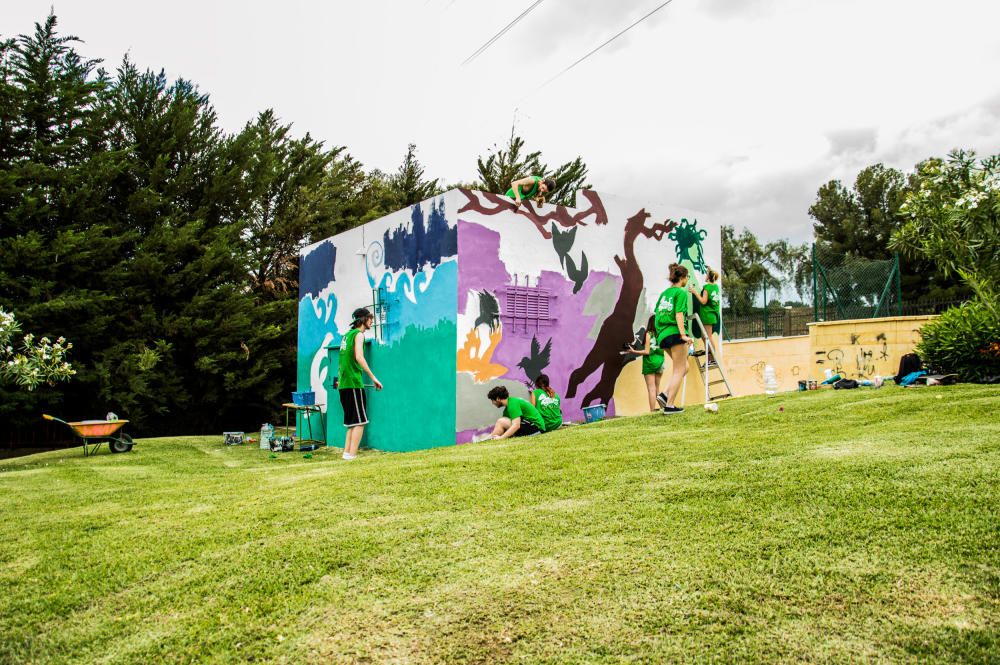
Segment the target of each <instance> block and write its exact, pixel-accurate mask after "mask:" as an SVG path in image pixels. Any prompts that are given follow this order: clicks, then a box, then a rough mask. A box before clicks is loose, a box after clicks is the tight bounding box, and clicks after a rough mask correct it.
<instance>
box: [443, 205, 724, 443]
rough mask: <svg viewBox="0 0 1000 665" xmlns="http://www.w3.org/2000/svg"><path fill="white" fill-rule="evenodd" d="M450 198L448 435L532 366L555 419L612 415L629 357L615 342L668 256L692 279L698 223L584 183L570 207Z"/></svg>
mask: <svg viewBox="0 0 1000 665" xmlns="http://www.w3.org/2000/svg"><path fill="white" fill-rule="evenodd" d="M460 194H461V197H462V199H463V200H462V203H461V204H459V205H458V206H457V218H458V245H459V249H458V252H459V256H460V257H461V260H460V263H459V279H458V291H459V292H458V307H459V316H458V331H459V338H460V339H459V344H458V362H457V363H456V367H457V369H458V373H459V377H458V378H457V380H456V405H457V407H458V410H459V412H458V414H457V425H456V427H457V435H456V439H457V441H458V442H459V443H464V442H469V441H475V440H479V439H481V438H483V437H484V436H485V435H486V434H487V433H488V431H489V425H490V424H491V422H492V420H495V418H496V417H497V413H496V409H494V408H493V407H492V406H491V405H490V403H489V402H488V401H487V400H486V398H485V395H486V392H487V391H488V390H489V388H490V387H492V386H493V385H497V384H502V385H506V386H507V387H508V390H510V391H511V393H512V394H516V395H521V396H526V395H527V393H528V390H529V388H530V387H531V382H532V380H533V379H534V378H535V377H536V376H537V375H538V374H539V373H541V372H543V371H544V372H545V373H546V374H548V376H549V377H550V380H551V381H552V386H553V387H554V388H555V390H556V391H557V392H558V393H560V395H562V397H563V412H564V417H565V419H566V420H569V421H581V420H582V419H583V412H582V409H583V408H584V407H586V406H592V405H595V404H605V405H607V407H608V412H609V413H612V414H613V413H614V391H615V383H616V381H617V379H618V377H619V375H620V374H621V371H622V368H623V366H624V364H625V363H626V362H628V360H629V357H628V356H622V355H621V353H620V352H621V350H622V347H623V345H624V344H625V343H627V342H630V341H632V340H633V339H634V338H635V335H636V333H637V330H636V329H637V328H639V327H642V326H644V325H645V322H646V319H647V318H648V316H649V313H650V311H651V309H652V305H653V301H655V298H656V296H658V295H659V293H660V292H661V291H662V290H663V289H664V288H666V287H667V279H666V273H667V266H668V265H669V264H670V263H673V262H675V261H676V262H678V263H682V264H684V265H687V266H688V269H689V270H690V271H691V274H692V282H693V283H696V284H700V283H702V281H703V279H704V277H703V276H704V273H705V271H706V263H707V259H706V239H707V238H708V237H709V231H708V230H707V229H705V228H703V227H702V226H700V225H699V223H698V221H697V219H696V217H695V216H694V215H691V214H688V215H685V216H684V217H682V218H680V221H679V222H678V221H675V218H673V217H671V216H666V215H655V214H654V213H653V212H650V211H649V210H647V208H646V207H643V206H636V205H631V206H630V205H629V204H626V203H623V202H621V201H619V200H615V199H613V198H610V197H605V196H602V195H600V194H598V193H597V192H594V191H591V190H584V191H581V192H579V193H578V203H580V204H581V205H579V206H578V207H577V208H576V209H573V208H568V207H563V206H551V205H547V206H536V205H535V204H534V203H531V202H527V203H525V204H524V205H522V206H521V207H520V208H515V207H514V205H513V204H512V202H511V201H510V200H509V199H507V198H505V197H503V196H499V195H497V194H489V193H482V192H473V191H470V190H460ZM715 238H716V242H717V239H718V234H716V235H715ZM671 241H672V242H671ZM708 255H709V256H715V257H717V256H718V253H717V252H711V251H709V252H708ZM484 293H486V294H489V296H490V297H489V298H488V299H487V302H486V303H485V304H484V299H483V295H482V294H484ZM531 293H534V295H535V297H536V298H538V299H540V300H544V301H545V306H544V307H543V306H541V305H537V306H536V307H535V309H534V311H532V309H531V303H530V302H528V303H527V304H525V303H524V302H523V301H522V300H523V299H521V300H519V296H521V295H523V294H529V295H530V294H531ZM518 308H524V309H525V310H526V311H519V309H518ZM484 314H486V315H488V317H489V320H490V321H493V322H494V325H493V326H489V325H486V323H485V321H486V317H485V316H484ZM497 321H499V323H496V322H497ZM473 414H474V415H473Z"/></svg>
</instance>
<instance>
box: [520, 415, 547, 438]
mask: <svg viewBox="0 0 1000 665" xmlns="http://www.w3.org/2000/svg"><path fill="white" fill-rule="evenodd" d="M541 433H542V430H541V429H539V428H538V425H536V424H535V423H533V422H531V421H530V420H525V419H524V418H521V426H520V427H518V428H517V431H516V432H514V436H531V435H532V434H541Z"/></svg>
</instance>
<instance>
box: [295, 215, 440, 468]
mask: <svg viewBox="0 0 1000 665" xmlns="http://www.w3.org/2000/svg"><path fill="white" fill-rule="evenodd" d="M456 233H457V228H456V225H455V223H454V222H453V221H449V220H448V217H447V208H446V202H445V200H444V199H443V198H438V199H434V200H430V201H425V202H423V203H421V204H417V205H414V206H411V207H410V208H408V209H406V210H402V211H400V212H398V213H395V214H393V215H389V216H387V217H383V218H382V219H379V220H376V221H374V222H371V223H369V224H366V225H364V226H363V227H359V228H356V229H352V230H350V231H347V232H345V233H342V234H340V235H337V236H334V237H333V238H328V239H326V240H323V241H321V242H318V243H316V244H314V245H311V246H309V247H306V248H305V249H304V250H303V251H302V254H301V264H300V279H299V282H300V285H301V286H300V291H299V329H298V330H299V338H298V378H297V383H298V389H299V390H312V391H314V392H315V393H316V401H317V403H321V404H323V405H324V407H325V409H326V414H325V416H326V417H325V420H326V423H325V424H326V433H327V443H328V444H330V445H342V441H343V436H344V428H343V426H342V422H343V413H342V412H341V410H340V403H339V399H338V397H337V395H336V391H335V390H334V389H333V379H334V377H335V375H336V372H337V349H338V348H339V346H340V342H341V338H342V334H343V333H344V332H346V330H347V329H348V326H349V325H350V317H351V313H352V312H353V311H354V309H356V308H357V307H368V308H369V309H372V310H373V311H374V312H375V313H376V323H377V325H376V329H375V330H374V331H372V333H370V334H369V339H368V340H366V356H367V358H368V361H369V364H370V365H371V367H372V369H373V371H374V372H375V374H376V376H378V377H379V379H380V380H381V381H382V383H383V384H384V386H385V388H384V390H382V391H381V392H379V393H377V394H371V395H369V409H368V412H369V418H370V419H371V425H370V426H369V427H368V428H366V432H365V439H366V443H368V444H371V445H373V446H375V447H378V448H380V449H383V450H399V451H403V450H416V449H420V448H430V447H433V446H439V445H447V444H450V443H452V442H453V441H454V413H455V407H454V390H453V385H454V376H455V355H454V353H453V349H454V344H455V334H456V333H455V326H456V312H455V292H456V286H457V280H458V263H457V255H456V253H457V235H456ZM414 395H418V396H420V398H419V399H414ZM314 427H319V418H318V417H314Z"/></svg>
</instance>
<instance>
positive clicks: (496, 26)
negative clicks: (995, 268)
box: [0, 0, 1000, 241]
mask: <svg viewBox="0 0 1000 665" xmlns="http://www.w3.org/2000/svg"><path fill="white" fill-rule="evenodd" d="M660 3H661V0H544V2H542V3H541V4H540V5H539V6H538V7H537V9H535V10H534V11H533V12H532V13H531V14H530V15H528V17H527V18H525V19H524V20H523V21H522V22H521V23H519V24H518V25H517V26H516V27H514V28H513V29H511V30H510V31H509V32H508V33H507V34H506V35H505V36H504V37H503V38H501V39H500V40H499V41H497V42H496V43H495V44H494V45H493V46H492V47H490V48H489V49H488V50H487V51H486V52H485V53H484V54H483V55H482V56H480V57H479V58H477V59H476V60H474V61H473V62H472V63H471V64H468V65H465V66H463V65H462V64H461V63H462V61H463V60H465V58H466V57H467V56H469V55H470V54H471V53H472V52H473V51H475V50H476V49H477V48H478V47H479V46H480V45H482V44H483V43H484V42H486V41H487V40H488V39H489V38H490V37H491V36H493V35H494V34H495V33H496V32H497V31H498V30H500V28H502V27H503V26H504V25H506V24H507V23H508V22H509V21H510V20H512V19H513V18H514V17H515V16H517V15H518V14H519V13H521V11H523V10H524V9H525V8H527V7H528V6H529V5H530V4H532V2H531V0H514V1H513V2H509V3H501V2H482V1H477V0H410V1H406V2H404V1H402V0H397V1H392V2H390V1H387V0H362V1H357V0H355V1H353V2H339V1H337V2H334V1H323V2H321V1H320V0H313V1H306V0H282V1H281V2H273V1H272V2H259V1H254V0H240V1H234V0H199V1H197V2H195V1H193V0H174V1H173V2H170V3H165V2H156V3H153V2H137V1H135V0H131V1H125V0H86V1H83V0H63V1H61V2H58V1H57V2H56V3H55V6H54V9H55V12H56V14H57V16H58V17H59V20H60V30H61V31H62V32H63V33H64V34H75V35H77V36H79V37H81V38H82V39H83V40H84V41H85V42H86V43H85V44H84V45H83V46H81V47H80V50H81V52H82V53H83V54H84V55H86V56H88V57H96V58H103V59H104V60H105V64H106V66H108V67H109V68H111V69H113V68H114V67H115V66H117V65H118V63H120V62H121V59H122V56H123V55H124V54H125V53H129V54H130V55H131V58H132V59H133V60H134V61H135V62H136V63H137V64H138V65H140V66H142V67H150V68H154V69H160V68H164V69H165V70H166V72H167V74H168V76H170V77H171V78H174V77H183V78H187V79H190V80H192V81H194V82H196V83H197V84H198V85H199V87H200V88H201V90H202V91H203V92H206V93H208V94H209V95H210V96H211V100H212V102H213V104H214V106H215V108H216V110H217V111H218V114H219V118H220V122H221V123H222V125H223V127H224V128H225V129H227V130H230V131H237V130H239V129H240V128H241V127H242V126H243V124H244V123H246V122H247V121H248V120H250V119H252V118H253V117H254V116H255V115H256V113H258V112H259V111H261V110H263V109H266V108H268V107H272V108H274V109H275V111H276V112H277V113H278V114H279V115H280V117H281V118H282V119H283V120H284V121H285V122H291V123H294V127H295V129H296V131H298V132H300V133H304V132H305V131H309V132H310V133H311V134H312V135H313V136H315V137H317V138H320V139H322V140H324V141H326V142H327V144H328V145H345V146H347V147H348V149H349V151H350V152H351V154H352V155H354V156H355V157H356V158H357V159H359V160H360V161H361V162H363V163H364V164H365V166H366V167H368V168H374V167H378V168H381V169H383V170H393V169H394V168H395V167H396V166H397V165H398V164H399V162H400V161H401V158H402V156H403V154H404V152H405V150H406V144H407V143H409V142H414V143H416V144H417V146H418V150H419V153H418V156H419V158H420V159H421V161H422V162H423V164H424V165H425V166H426V168H427V173H428V174H429V175H432V176H435V177H440V178H442V180H443V181H445V182H455V181H463V180H464V181H468V180H472V179H473V178H474V177H475V162H476V156H477V155H479V154H482V153H485V152H486V151H487V150H488V149H489V148H490V147H491V146H493V145H494V144H497V143H502V142H503V141H504V140H505V139H506V137H507V136H509V134H510V130H511V123H512V122H516V126H517V131H518V133H519V134H521V135H522V136H524V137H525V139H526V140H527V142H528V144H529V146H530V147H532V148H535V149H541V150H542V151H543V157H545V159H546V160H547V161H548V162H549V163H550V164H553V163H560V162H562V161H566V160H569V159H571V158H573V157H576V156H577V155H580V156H582V157H583V158H584V160H585V161H586V162H587V164H588V165H589V166H590V169H591V178H590V180H591V183H592V184H593V185H594V186H595V188H596V189H598V190H600V191H606V192H608V193H614V194H619V195H622V196H630V197H635V198H637V199H638V200H641V201H661V202H665V203H672V204H676V205H678V206H683V207H687V208H694V209H698V210H701V211H704V213H705V214H706V215H707V216H710V217H711V218H713V219H714V220H718V221H720V222H723V223H728V224H734V225H736V226H749V227H750V228H751V229H753V230H754V231H755V232H757V233H758V234H759V235H761V236H762V237H763V238H764V239H772V238H777V237H790V238H791V239H793V240H796V241H804V240H807V239H809V238H810V237H811V225H810V219H809V217H808V212H807V211H808V207H809V205H810V203H811V202H812V201H813V200H814V198H815V194H816V190H817V188H818V187H819V186H820V185H822V184H823V183H824V182H826V181H827V180H830V179H833V178H838V179H841V180H844V181H853V178H854V176H855V175H856V174H857V172H858V170H859V169H861V168H862V167H864V166H866V165H869V164H872V163H875V162H879V161H881V162H884V163H886V164H888V165H891V166H895V167H897V168H901V169H903V170H909V169H911V168H912V167H913V165H914V164H915V163H916V162H917V161H919V160H921V159H923V158H926V157H928V156H932V155H943V154H944V153H946V152H947V151H948V150H950V149H951V148H956V147H965V148H972V149H975V150H976V151H977V152H979V153H980V154H993V153H996V152H1000V77H998V76H997V72H998V71H1000V29H998V27H997V26H1000V2H997V1H996V0H947V1H938V2H930V1H925V0H674V1H673V2H672V3H670V4H669V5H668V6H667V7H665V8H664V9H662V10H660V11H659V12H657V13H656V14H655V15H654V16H653V17H652V18H650V19H649V20H647V21H645V22H643V23H641V24H640V25H639V26H637V27H636V28H635V29H633V30H631V31H630V32H629V33H628V34H626V35H625V36H624V37H622V38H621V39H619V40H617V41H616V42H615V43H613V44H612V45H611V46H609V47H607V48H605V49H603V50H602V51H600V52H599V53H598V54H596V55H594V56H592V57H591V58H589V59H588V60H587V61H586V62H584V63H582V64H581V65H579V66H578V67H576V68H575V69H573V70H572V71H570V72H569V73H567V74H565V75H563V76H561V77H559V78H558V79H557V80H555V81H554V82H552V83H550V84H548V85H544V86H543V84H544V83H545V82H546V81H547V80H549V79H550V78H551V77H552V76H554V75H555V74H557V73H559V72H560V71H562V70H563V69H564V68H565V67H567V66H568V65H569V64H570V63H572V62H573V61H574V60H576V59H577V58H579V57H580V56H582V55H584V54H585V53H586V52H587V51H589V50H590V49H592V48H594V47H595V46H597V45H598V44H600V43H601V42H603V41H604V40H606V39H608V38H609V37H611V36H612V35H614V34H615V33H616V32H618V31H619V30H621V29H622V28H624V27H626V26H627V25H629V24H630V23H632V22H633V21H635V20H636V19H638V18H639V17H641V16H642V15H644V14H646V13H647V12H649V11H650V10H652V9H653V8H655V7H656V6H657V5H659V4H660ZM51 5H52V2H51V0H44V1H43V0H16V1H12V0H4V2H3V3H2V5H0V31H2V34H3V36H5V37H8V36H11V35H15V34H18V33H23V32H30V31H31V30H32V29H33V24H34V22H35V21H40V20H42V19H43V18H44V17H45V16H46V15H47V14H48V12H49V8H50V6H51ZM706 221H707V220H706Z"/></svg>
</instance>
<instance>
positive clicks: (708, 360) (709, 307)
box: [688, 268, 721, 365]
mask: <svg viewBox="0 0 1000 665" xmlns="http://www.w3.org/2000/svg"><path fill="white" fill-rule="evenodd" d="M705 279H706V280H708V282H707V283H706V284H705V286H703V287H702V289H701V293H698V291H697V290H696V289H695V288H694V287H690V286H689V287H688V291H690V292H691V295H693V296H694V297H695V298H697V299H698V302H700V303H701V310H700V311H699V312H698V316H699V317H700V318H701V323H702V325H704V326H705V335H706V337H707V339H704V340H702V341H703V342H705V354H706V355H705V364H707V365H714V364H715V358H714V357H713V356H712V351H711V349H709V348H708V342H711V343H712V348H718V347H716V346H715V337H713V336H712V333H713V332H714V331H716V330H718V329H719V318H720V314H719V310H720V305H721V302H720V301H721V298H720V296H719V285H718V284H716V282H718V281H719V273H717V272H715V271H714V270H712V269H711V268H709V269H708V274H707V275H706V276H705Z"/></svg>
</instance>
